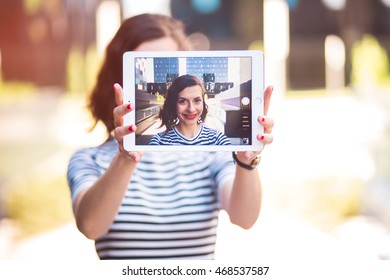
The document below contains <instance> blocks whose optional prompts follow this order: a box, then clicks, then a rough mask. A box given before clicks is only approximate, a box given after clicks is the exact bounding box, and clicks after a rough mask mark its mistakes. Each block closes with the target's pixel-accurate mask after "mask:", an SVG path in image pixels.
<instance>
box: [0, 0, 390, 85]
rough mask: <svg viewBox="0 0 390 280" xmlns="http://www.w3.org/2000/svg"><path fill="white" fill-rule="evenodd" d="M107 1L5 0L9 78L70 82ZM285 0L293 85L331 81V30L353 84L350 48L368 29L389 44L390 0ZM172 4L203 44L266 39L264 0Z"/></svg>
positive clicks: (1, 45)
mask: <svg viewBox="0 0 390 280" xmlns="http://www.w3.org/2000/svg"><path fill="white" fill-rule="evenodd" d="M103 1H105V0H50V1H48V0H41V1H38V0H37V1H28V0H0V51H1V61H2V62H1V64H0V67H1V68H0V70H1V76H2V78H3V79H4V80H13V81H14V80H16V81H27V82H32V83H34V84H36V85H39V86H47V85H55V86H63V87H65V85H66V82H67V81H66V75H67V62H68V58H69V55H70V51H71V50H74V49H77V50H79V51H80V52H81V53H82V54H86V52H87V50H88V48H89V47H90V46H91V45H94V44H95V42H96V11H97V7H98V6H99V4H100V3H101V2H103ZM110 1H114V2H117V3H118V4H119V5H120V6H121V7H122V10H123V9H124V8H126V7H127V8H126V9H129V8H128V6H129V5H128V4H129V3H130V1H135V2H134V3H136V2H137V3H139V1H137V0H122V1H121V0H110ZM167 1H169V0H167ZM285 1H286V2H287V3H288V4H289V7H290V40H291V41H290V53H289V57H288V61H287V76H288V78H287V80H288V87H290V88H293V89H305V88H319V87H324V86H325V58H324V42H325V38H326V36H327V35H329V34H334V35H337V36H339V37H340V38H341V39H342V40H343V42H344V44H345V46H346V66H345V78H346V82H347V84H348V79H349V74H350V71H351V65H350V50H351V47H352V46H353V44H354V43H355V42H356V41H357V40H359V39H360V38H361V37H362V36H363V34H365V33H370V34H372V35H374V36H375V37H376V38H377V39H378V40H379V42H380V43H381V45H382V46H383V47H384V48H385V49H386V50H387V51H389V50H390V35H389V31H390V8H389V7H388V5H389V1H386V0H285ZM159 2H161V1H159ZM386 3H387V4H386ZM124 4H126V5H124ZM132 5H133V4H132ZM140 5H141V4H140ZM145 5H151V2H150V1H147V3H145ZM170 8H171V14H172V15H173V16H174V17H177V18H179V19H181V20H183V21H184V23H185V24H186V26H187V31H188V33H189V34H191V38H192V40H193V42H194V43H195V45H196V44H198V45H197V46H198V47H199V48H200V49H202V48H203V49H213V50H217V49H221V50H222V49H248V48H259V47H260V48H261V47H262V46H261V42H262V38H263V1H259V0H245V1H237V0H171V1H170Z"/></svg>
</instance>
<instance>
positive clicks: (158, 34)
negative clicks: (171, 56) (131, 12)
mask: <svg viewBox="0 0 390 280" xmlns="http://www.w3.org/2000/svg"><path fill="white" fill-rule="evenodd" d="M163 37H170V38H172V39H173V40H174V41H175V42H176V43H177V45H178V48H179V49H180V50H189V49H190V45H189V42H188V40H187V38H186V34H185V30H184V25H183V23H182V22H181V21H178V20H176V19H174V18H172V17H169V16H165V15H158V14H141V15H137V16H134V17H131V18H128V19H127V20H125V21H124V22H123V23H122V25H121V26H120V28H119V29H118V31H117V33H116V34H115V36H114V37H113V39H112V40H111V42H110V43H109V44H108V46H107V48H106V54H105V59H104V62H103V65H102V67H101V69H100V72H99V74H98V77H97V82H96V85H95V87H94V88H93V90H92V92H91V94H90V96H89V98H88V100H87V106H88V109H89V110H90V111H91V114H92V117H93V119H94V121H95V122H94V125H93V127H95V126H96V124H97V123H98V122H99V121H102V122H103V124H104V125H105V126H106V129H107V132H108V133H110V132H111V131H113V130H114V128H115V125H114V122H113V116H112V113H113V110H114V108H115V107H116V106H117V105H116V103H115V95H114V92H113V85H114V84H115V83H117V82H122V71H123V69H122V57H123V54H124V53H125V52H126V51H131V50H134V49H136V48H137V47H138V46H139V45H141V44H142V43H144V42H146V41H150V40H155V39H160V38H163Z"/></svg>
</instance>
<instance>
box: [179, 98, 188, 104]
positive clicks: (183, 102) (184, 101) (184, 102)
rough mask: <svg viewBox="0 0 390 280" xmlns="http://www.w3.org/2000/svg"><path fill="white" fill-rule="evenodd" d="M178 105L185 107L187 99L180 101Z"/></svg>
mask: <svg viewBox="0 0 390 280" xmlns="http://www.w3.org/2000/svg"><path fill="white" fill-rule="evenodd" d="M178 103H179V104H180V105H185V104H186V100H185V99H179V101H178Z"/></svg>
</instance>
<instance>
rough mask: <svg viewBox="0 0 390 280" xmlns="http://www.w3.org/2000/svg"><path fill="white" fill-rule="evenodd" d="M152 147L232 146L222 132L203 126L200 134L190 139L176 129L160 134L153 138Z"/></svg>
mask: <svg viewBox="0 0 390 280" xmlns="http://www.w3.org/2000/svg"><path fill="white" fill-rule="evenodd" d="M149 144H150V145H218V146H221V145H230V144H231V143H230V140H229V138H227V137H226V135H225V134H223V133H222V132H221V131H218V130H216V129H213V128H210V127H207V126H205V125H203V124H202V125H201V128H200V130H199V132H198V134H197V135H196V136H195V137H194V138H192V139H189V138H187V137H185V136H183V135H182V134H181V133H180V132H179V131H178V130H177V129H176V128H175V127H173V128H172V129H170V130H169V131H164V132H160V133H158V134H156V135H154V136H153V137H152V139H151V140H150V142H149Z"/></svg>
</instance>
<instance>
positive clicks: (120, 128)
mask: <svg viewBox="0 0 390 280" xmlns="http://www.w3.org/2000/svg"><path fill="white" fill-rule="evenodd" d="M114 92H115V102H116V105H117V107H115V108H114V111H113V115H114V124H115V129H114V136H115V139H116V140H117V141H118V148H119V153H120V154H121V155H123V156H125V157H127V158H129V159H132V160H133V161H134V162H138V161H140V159H141V157H142V152H129V151H126V150H125V149H124V147H123V137H124V136H125V135H127V134H130V133H135V131H136V130H137V126H136V125H127V126H124V125H123V117H124V115H126V114H127V113H129V112H131V111H132V110H134V104H133V103H129V104H123V89H122V87H121V86H120V85H119V84H118V83H116V84H114Z"/></svg>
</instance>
